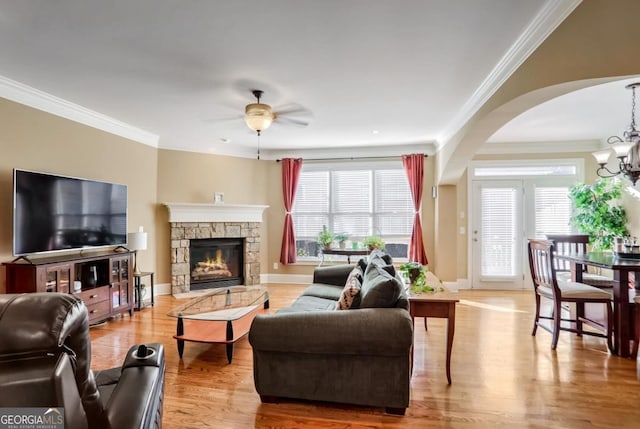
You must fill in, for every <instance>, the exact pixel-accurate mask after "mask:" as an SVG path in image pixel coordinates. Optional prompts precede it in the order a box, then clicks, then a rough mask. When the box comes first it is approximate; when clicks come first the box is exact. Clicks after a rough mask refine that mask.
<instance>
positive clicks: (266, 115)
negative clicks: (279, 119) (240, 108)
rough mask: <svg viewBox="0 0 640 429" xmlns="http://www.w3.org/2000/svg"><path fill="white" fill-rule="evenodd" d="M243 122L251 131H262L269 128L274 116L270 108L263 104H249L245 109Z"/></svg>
mask: <svg viewBox="0 0 640 429" xmlns="http://www.w3.org/2000/svg"><path fill="white" fill-rule="evenodd" d="M244 111H245V114H244V122H245V123H246V124H247V126H248V127H249V128H250V129H252V130H253V131H257V132H259V131H264V130H266V129H267V128H269V127H270V126H271V123H272V122H273V119H274V115H273V111H272V110H271V106H269V105H268V104H263V103H251V104H248V105H247V107H245V110H244Z"/></svg>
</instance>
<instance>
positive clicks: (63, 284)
mask: <svg viewBox="0 0 640 429" xmlns="http://www.w3.org/2000/svg"><path fill="white" fill-rule="evenodd" d="M44 271H45V282H44V290H42V292H60V293H69V287H70V285H71V272H72V264H61V265H51V266H48V267H46V268H45V270H44Z"/></svg>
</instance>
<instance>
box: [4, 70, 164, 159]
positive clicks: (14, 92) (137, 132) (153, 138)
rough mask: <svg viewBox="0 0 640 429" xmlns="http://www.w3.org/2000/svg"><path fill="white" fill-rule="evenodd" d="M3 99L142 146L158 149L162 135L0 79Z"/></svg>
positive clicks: (17, 83) (5, 79)
mask: <svg viewBox="0 0 640 429" xmlns="http://www.w3.org/2000/svg"><path fill="white" fill-rule="evenodd" d="M0 97H2V98H6V99H7V100H11V101H15V102H16V103H20V104H24V105H25V106H29V107H33V108H34V109H38V110H42V111H43V112H47V113H50V114H52V115H56V116H59V117H61V118H65V119H69V120H70V121H74V122H77V123H80V124H83V125H87V126H89V127H92V128H96V129H98V130H102V131H106V132H108V133H111V134H115V135H117V136H120V137H124V138H127V139H129V140H133V141H136V142H138V143H142V144H146V145H148V146H152V147H156V148H157V147H158V140H159V136H157V135H156V134H153V133H150V132H148V131H145V130H142V129H140V128H137V127H134V126H133V125H129V124H127V123H125V122H122V121H118V120H117V119H114V118H111V117H109V116H106V115H103V114H102V113H98V112H96V111H94V110H90V109H87V108H85V107H82V106H80V105H78V104H75V103H71V102H70V101H66V100H63V99H62V98H59V97H56V96H54V95H51V94H48V93H46V92H44V91H40V90H39V89H35V88H32V87H30V86H28V85H25V84H23V83H20V82H17V81H15V80H12V79H9V78H6V77H4V76H0Z"/></svg>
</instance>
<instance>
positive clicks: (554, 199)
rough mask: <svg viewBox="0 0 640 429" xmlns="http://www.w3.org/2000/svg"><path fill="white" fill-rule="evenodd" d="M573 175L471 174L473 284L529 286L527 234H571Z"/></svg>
mask: <svg viewBox="0 0 640 429" xmlns="http://www.w3.org/2000/svg"><path fill="white" fill-rule="evenodd" d="M573 182H575V180H568V179H567V178H543V177H532V178H524V179H521V180H473V181H472V188H471V189H472V207H471V211H470V213H472V219H471V223H470V226H471V234H470V235H469V236H470V240H471V241H470V249H471V271H472V273H471V288H473V289H513V290H517V289H525V288H529V287H531V279H530V274H529V262H528V256H527V240H528V239H529V238H534V237H535V238H544V237H545V236H546V234H569V233H571V232H572V229H571V226H570V217H571V202H570V200H569V198H568V193H569V187H570V185H571V184H572V183H573Z"/></svg>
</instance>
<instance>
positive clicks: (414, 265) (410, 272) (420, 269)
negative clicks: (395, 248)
mask: <svg viewBox="0 0 640 429" xmlns="http://www.w3.org/2000/svg"><path fill="white" fill-rule="evenodd" d="M398 270H399V271H400V272H401V273H404V275H405V276H406V277H407V278H408V279H409V284H410V287H411V292H412V293H416V294H418V293H425V292H443V291H444V287H442V280H440V279H438V278H437V277H435V276H433V275H432V276H430V277H431V281H428V280H427V273H428V272H429V270H428V269H427V268H425V267H424V266H423V265H422V264H420V263H418V262H413V261H409V262H406V263H404V264H402V265H400V266H399V267H398ZM436 280H437V282H438V283H435V281H436Z"/></svg>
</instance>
